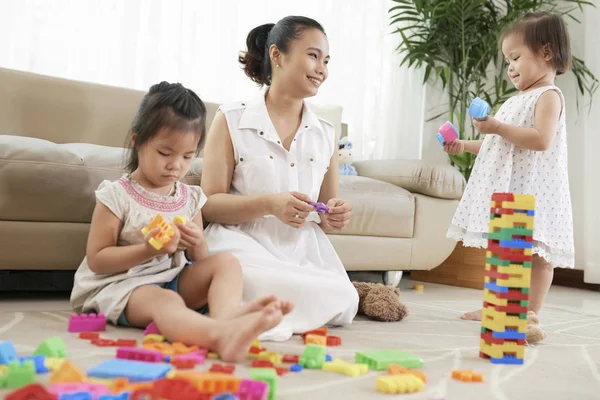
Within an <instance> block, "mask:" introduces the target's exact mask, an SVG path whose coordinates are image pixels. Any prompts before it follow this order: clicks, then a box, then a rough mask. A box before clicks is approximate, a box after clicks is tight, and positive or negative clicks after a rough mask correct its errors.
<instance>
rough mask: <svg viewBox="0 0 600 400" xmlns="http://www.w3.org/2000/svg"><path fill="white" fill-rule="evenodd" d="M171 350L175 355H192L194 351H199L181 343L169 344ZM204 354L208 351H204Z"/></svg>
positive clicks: (194, 347) (196, 347) (197, 348)
mask: <svg viewBox="0 0 600 400" xmlns="http://www.w3.org/2000/svg"><path fill="white" fill-rule="evenodd" d="M171 348H172V349H173V351H174V352H175V354H177V355H180V354H188V353H193V352H194V351H198V350H200V348H199V347H198V346H188V345H186V344H184V343H181V342H175V343H173V344H171ZM206 353H208V350H206Z"/></svg>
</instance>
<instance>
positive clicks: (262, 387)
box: [236, 379, 269, 400]
mask: <svg viewBox="0 0 600 400" xmlns="http://www.w3.org/2000/svg"><path fill="white" fill-rule="evenodd" d="M236 394H237V396H238V397H239V398H240V400H266V399H267V397H268V396H269V384H268V383H267V382H262V381H255V380H250V379H242V381H241V382H240V386H239V389H238V391H237V393H236Z"/></svg>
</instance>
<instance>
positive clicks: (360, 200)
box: [339, 175, 415, 238]
mask: <svg viewBox="0 0 600 400" xmlns="http://www.w3.org/2000/svg"><path fill="white" fill-rule="evenodd" d="M340 198H342V199H347V200H350V201H351V202H352V203H353V205H354V216H353V217H352V219H351V220H350V222H349V223H348V225H346V227H345V228H344V229H343V230H342V231H341V232H339V234H341V235H364V236H383V237H396V238H411V237H413V226H414V218H415V199H414V197H413V195H412V194H411V193H410V192H409V191H407V190H406V189H403V188H401V187H398V186H395V185H392V184H391V183H387V182H382V181H378V180H375V179H371V178H366V177H362V176H346V175H343V176H341V177H340Z"/></svg>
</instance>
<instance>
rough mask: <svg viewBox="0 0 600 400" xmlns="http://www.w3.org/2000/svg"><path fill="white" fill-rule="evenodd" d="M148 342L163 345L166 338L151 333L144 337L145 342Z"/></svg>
mask: <svg viewBox="0 0 600 400" xmlns="http://www.w3.org/2000/svg"><path fill="white" fill-rule="evenodd" d="M147 341H152V342H154V343H162V342H164V341H165V337H164V336H162V335H159V334H157V333H149V334H147V335H145V336H144V342H147Z"/></svg>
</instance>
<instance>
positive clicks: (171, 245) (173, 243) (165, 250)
mask: <svg viewBox="0 0 600 400" xmlns="http://www.w3.org/2000/svg"><path fill="white" fill-rule="evenodd" d="M173 231H174V233H173V237H172V238H171V240H169V241H168V242H167V243H165V244H164V245H163V247H161V248H160V250H156V249H155V248H154V247H153V246H152V245H151V244H150V239H151V238H153V237H154V235H156V234H157V233H158V232H160V229H159V228H154V229H152V230H151V231H150V232H148V234H147V235H146V236H145V237H144V244H145V245H146V248H147V249H148V250H149V251H150V254H157V255H158V254H173V253H175V252H176V251H177V249H178V247H179V240H180V239H181V234H180V233H179V228H177V227H176V226H174V225H173Z"/></svg>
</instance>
